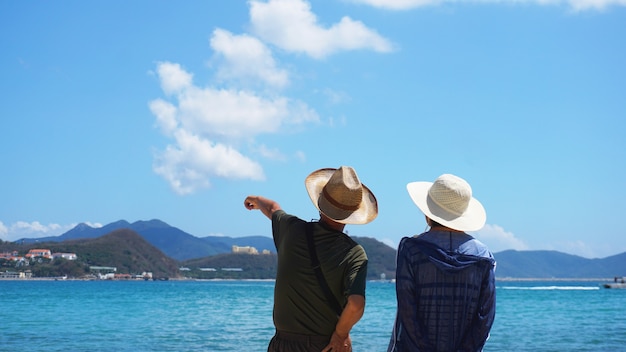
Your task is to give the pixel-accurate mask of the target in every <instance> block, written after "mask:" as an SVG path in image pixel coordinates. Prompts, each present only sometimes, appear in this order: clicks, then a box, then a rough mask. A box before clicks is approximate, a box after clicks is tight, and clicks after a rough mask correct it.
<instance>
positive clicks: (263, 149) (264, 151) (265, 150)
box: [255, 144, 287, 161]
mask: <svg viewBox="0 0 626 352" xmlns="http://www.w3.org/2000/svg"><path fill="white" fill-rule="evenodd" d="M255 150H256V152H257V153H259V154H260V155H262V156H263V157H264V158H266V159H270V160H277V161H285V160H287V157H286V156H285V154H283V153H282V152H281V151H280V150H278V149H277V148H269V147H267V146H266V145H264V144H261V145H259V146H257V147H256V148H255Z"/></svg>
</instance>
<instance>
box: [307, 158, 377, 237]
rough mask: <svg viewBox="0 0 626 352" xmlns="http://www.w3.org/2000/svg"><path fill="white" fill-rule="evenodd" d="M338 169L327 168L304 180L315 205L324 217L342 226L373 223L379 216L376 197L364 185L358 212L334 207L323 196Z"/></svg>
mask: <svg viewBox="0 0 626 352" xmlns="http://www.w3.org/2000/svg"><path fill="white" fill-rule="evenodd" d="M336 170H337V169H332V168H325V169H319V170H317V171H314V172H312V173H311V174H310V175H309V176H307V178H306V179H305V180H304V185H305V187H306V190H307V192H308V194H309V197H310V198H311V201H312V202H313V205H315V207H316V208H317V210H319V211H320V212H322V213H323V214H324V215H326V216H328V217H329V218H331V219H333V220H334V221H336V222H338V223H341V224H355V225H362V224H367V223H369V222H371V221H373V220H374V219H375V218H376V216H378V202H377V201H376V197H374V194H373V193H372V192H371V191H370V189H369V188H367V187H366V186H365V185H364V184H362V183H361V186H362V187H363V197H362V199H361V203H360V204H359V207H358V208H357V209H356V210H345V209H340V208H337V207H336V206H334V205H332V204H331V203H330V202H328V201H327V200H326V198H324V197H323V196H322V189H323V188H324V186H325V185H326V183H328V180H329V179H330V177H331V176H332V174H333V173H334V172H335V171H336Z"/></svg>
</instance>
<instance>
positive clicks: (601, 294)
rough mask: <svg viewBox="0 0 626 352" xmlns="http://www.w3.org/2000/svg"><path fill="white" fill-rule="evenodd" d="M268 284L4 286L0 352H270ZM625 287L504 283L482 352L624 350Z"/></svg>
mask: <svg viewBox="0 0 626 352" xmlns="http://www.w3.org/2000/svg"><path fill="white" fill-rule="evenodd" d="M273 288H274V283H273V282H272V281H35V280H28V281H26V280H24V281H19V280H16V281H11V280H0V351H2V352H4V351H7V352H8V351H20V350H21V351H112V352H113V351H266V349H267V347H266V346H267V343H268V341H269V339H270V338H271V337H272V335H273V333H274V328H273V325H272V294H273ZM394 315H395V291H394V284H392V283H383V282H370V283H368V287H367V307H366V310H365V315H364V316H363V318H362V319H361V321H360V322H359V323H358V324H357V325H356V326H355V327H354V329H353V331H352V339H353V345H354V351H364V352H369V351H386V348H387V344H388V341H389V336H390V333H391V329H392V325H393V320H394ZM625 317H626V290H610V289H600V288H599V286H598V283H597V282H561V281H559V282H498V284H497V313H496V320H495V324H494V327H493V329H492V331H491V337H490V339H489V341H488V342H487V344H486V346H485V351H626V319H625Z"/></svg>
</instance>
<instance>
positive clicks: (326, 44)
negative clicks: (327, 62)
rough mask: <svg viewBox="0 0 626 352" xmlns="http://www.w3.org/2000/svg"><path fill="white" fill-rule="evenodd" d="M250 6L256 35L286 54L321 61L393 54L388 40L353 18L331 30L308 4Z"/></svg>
mask: <svg viewBox="0 0 626 352" xmlns="http://www.w3.org/2000/svg"><path fill="white" fill-rule="evenodd" d="M250 6H251V7H250V20H251V24H252V30H253V32H254V34H255V35H257V36H258V37H259V38H261V39H262V40H264V41H266V42H268V43H271V44H273V45H276V46H278V47H279V48H281V49H283V50H286V51H292V52H300V53H305V54H307V55H309V56H311V57H313V58H316V59H321V58H324V57H327V56H329V55H331V54H334V53H336V52H340V51H346V50H359V49H367V50H374V51H377V52H390V51H392V50H393V45H392V43H391V42H390V41H389V40H388V39H386V38H384V37H383V36H381V35H380V34H378V33H377V32H376V31H375V30H374V29H371V28H368V27H367V26H366V25H365V24H363V23H362V22H360V21H355V20H353V19H351V18H350V17H347V16H345V17H343V18H341V20H340V21H339V22H338V23H335V24H333V25H331V26H329V27H324V26H322V25H321V24H319V23H318V20H317V17H316V16H315V14H314V13H313V12H312V10H311V5H310V4H309V3H308V2H306V1H300V0H270V1H268V2H260V1H251V2H250Z"/></svg>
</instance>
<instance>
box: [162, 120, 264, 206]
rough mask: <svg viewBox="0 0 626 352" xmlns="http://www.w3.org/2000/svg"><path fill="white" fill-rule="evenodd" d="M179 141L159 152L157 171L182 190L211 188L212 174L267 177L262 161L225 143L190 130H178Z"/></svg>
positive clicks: (186, 192)
mask: <svg viewBox="0 0 626 352" xmlns="http://www.w3.org/2000/svg"><path fill="white" fill-rule="evenodd" d="M175 139H176V144H175V145H169V146H167V148H166V149H165V151H163V152H162V153H159V154H158V155H157V156H156V160H155V165H154V171H155V172H156V173H157V174H158V175H161V176H162V177H164V178H165V179H166V180H167V181H169V182H170V185H171V186H172V188H173V189H174V191H175V192H176V193H178V194H181V195H184V194H190V193H193V192H195V191H197V190H199V189H203V188H208V187H209V186H210V185H211V183H210V181H209V179H210V178H212V177H222V178H234V179H251V180H263V179H264V178H265V176H264V174H263V169H262V167H261V165H259V164H258V163H257V162H255V161H253V160H251V159H249V158H247V157H245V156H243V155H242V154H241V153H239V152H238V151H237V150H235V149H233V148H232V147H230V146H228V145H224V144H219V143H214V142H211V141H209V140H207V139H203V138H201V137H199V136H197V135H194V134H192V133H190V132H188V131H186V130H183V129H180V130H178V131H176V133H175Z"/></svg>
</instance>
